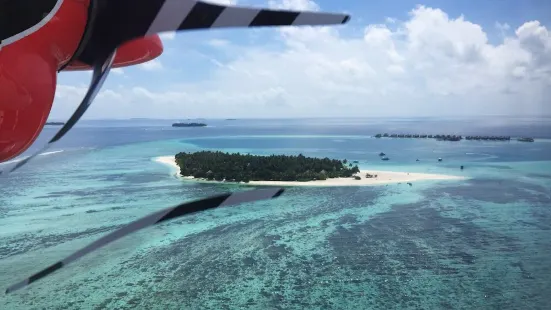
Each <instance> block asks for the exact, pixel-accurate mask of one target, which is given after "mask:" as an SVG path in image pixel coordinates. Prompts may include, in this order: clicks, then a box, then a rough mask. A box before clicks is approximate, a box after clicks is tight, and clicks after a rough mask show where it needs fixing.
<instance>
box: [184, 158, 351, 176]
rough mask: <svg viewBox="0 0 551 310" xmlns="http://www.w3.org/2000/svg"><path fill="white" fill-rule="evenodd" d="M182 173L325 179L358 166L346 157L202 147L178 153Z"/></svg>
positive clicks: (346, 172) (340, 174)
mask: <svg viewBox="0 0 551 310" xmlns="http://www.w3.org/2000/svg"><path fill="white" fill-rule="evenodd" d="M176 164H177V165H178V167H179V168H180V175H182V176H184V177H194V178H196V179H206V180H216V181H229V182H245V183H248V182H249V181H299V182H307V181H313V180H326V179H328V178H343V177H345V178H346V177H353V176H354V174H356V173H359V172H360V169H359V168H358V166H354V165H353V164H352V163H348V161H347V160H346V159H345V160H342V161H341V160H337V159H329V158H327V157H326V158H312V157H306V156H304V155H302V154H299V155H298V156H294V155H270V156H258V155H248V154H247V155H245V154H240V153H224V152H220V151H217V152H212V151H200V152H195V153H185V152H181V153H178V154H176Z"/></svg>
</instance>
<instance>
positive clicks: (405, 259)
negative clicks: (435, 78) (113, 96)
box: [0, 117, 551, 310]
mask: <svg viewBox="0 0 551 310" xmlns="http://www.w3.org/2000/svg"><path fill="white" fill-rule="evenodd" d="M175 121H180V120H148V119H134V120H104V121H100V120H98V121H91V120H90V121H82V122H80V123H79V124H78V125H77V126H76V127H75V128H74V129H73V130H72V131H71V132H70V133H69V134H68V135H67V136H66V137H65V138H63V139H62V140H61V141H60V142H59V143H58V144H57V145H55V146H54V147H53V148H51V149H49V150H48V151H47V152H46V153H45V154H43V155H40V156H38V157H37V158H35V160H33V161H31V162H30V163H29V164H27V165H26V166H24V167H23V168H21V169H20V170H18V171H17V172H15V173H13V174H12V175H10V176H9V178H7V179H0V284H2V285H4V288H3V289H5V288H7V287H8V286H9V285H11V284H13V283H15V282H17V281H19V280H22V279H24V278H26V277H28V276H30V275H31V274H33V273H35V272H37V271H39V270H41V269H42V268H44V267H46V266H48V265H50V264H52V263H54V262H56V261H58V260H60V259H63V258H64V257H66V256H68V255H69V254H71V253H72V252H73V251H75V250H77V249H79V248H80V247H82V246H85V245H87V244H88V243H90V242H92V241H94V240H96V239H98V238H99V237H101V236H102V235H105V234H106V233H107V232H110V231H112V230H114V229H116V228H119V227H121V226H122V225H124V224H126V223H128V222H130V221H132V220H134V219H137V218H139V217H141V216H144V215H146V214H149V213H151V212H154V211H156V210H159V209H163V208H166V207H169V206H171V205H175V204H177V203H181V202H183V201H188V200H193V199H198V198H204V197H207V196H210V195H214V194H219V193H222V192H227V191H241V190H248V189H251V186H244V185H235V184H203V183H193V182H189V181H182V180H180V179H178V178H175V177H174V175H173V174H174V171H173V170H172V169H171V168H170V167H168V166H165V165H163V164H160V163H158V162H155V161H154V160H153V159H154V158H155V157H158V156H167V155H174V154H176V153H178V152H181V151H188V152H190V151H198V150H222V151H230V152H248V153H252V154H262V155H264V154H299V153H302V154H304V155H305V156H315V157H326V156H327V157H330V158H336V159H348V160H357V161H358V162H359V166H360V168H362V169H373V170H390V171H407V172H428V173H442V174H450V175H464V176H467V177H469V179H467V180H445V181H422V182H413V186H408V185H406V184H388V185H381V186H357V187H354V186H353V187H290V188H288V189H287V191H286V192H285V193H284V194H283V195H282V196H281V197H279V198H278V199H275V200H271V201H262V202H255V203H248V204H243V205H240V206H235V207H230V208H222V209H216V210H212V211H206V212H203V213H200V214H195V215H192V216H188V217H185V218H182V219H178V220H174V221H172V222H168V223H166V224H162V225H158V226H156V227H152V228H148V229H145V230H143V231H140V232H138V233H135V234H133V235H131V236H128V237H126V238H124V239H122V240H119V241H117V242H115V243H113V244H110V245H108V246H106V247H104V248H102V249H101V250H98V251H96V252H93V253H92V254H90V255H87V256H85V257H84V258H82V259H80V260H78V261H76V262H74V263H73V264H71V265H69V266H67V267H65V268H62V269H60V270H58V271H57V272H55V273H53V274H52V275H50V276H48V277H46V278H45V279H43V280H40V281H37V282H36V283H33V284H31V285H30V286H29V287H27V288H25V289H23V290H21V291H17V292H15V293H12V294H9V295H5V296H2V297H0V309H2V310H4V309H243V308H248V309H549V305H551V118H542V117H539V118H538V117H533V118H510V117H509V118H505V117H485V118H482V117H480V118H470V119H465V118H463V119H460V118H447V119H442V118H440V119H432V118H418V119H403V118H400V119H380V118H373V119H292V120H291V119H287V120H273V119H269V120H268V119H266V120H261V119H256V120H252V119H246V120H193V121H200V122H206V123H208V125H209V126H208V127H204V128H172V127H171V126H170V125H171V123H172V122H175ZM57 129H58V127H51V128H50V127H47V128H45V129H44V131H43V133H42V134H41V136H40V137H39V139H38V141H37V142H36V143H35V145H34V146H33V147H32V148H31V150H29V151H28V152H26V153H25V154H23V155H22V156H25V155H28V154H29V152H31V151H32V150H34V149H37V148H39V147H40V146H41V145H43V144H44V143H45V141H47V139H48V138H49V137H51V136H53V134H54V133H55V131H56V130H57ZM385 132H387V133H418V134H424V133H426V134H461V135H509V136H513V137H518V136H530V137H534V138H536V141H535V142H533V143H523V142H517V141H511V142H490V141H461V142H447V141H436V140H432V139H376V138H374V137H373V136H374V135H375V134H376V133H385ZM379 152H385V153H386V154H387V155H388V157H389V158H390V160H389V161H388V162H383V161H381V160H380V159H379V156H378V154H379ZM437 158H442V159H443V161H442V162H438V161H437ZM417 159H419V161H416V160H417ZM17 160H19V159H17ZM461 165H463V166H464V167H465V169H464V170H462V171H461V170H460V169H459V167H460V166H461ZM0 169H1V164H0Z"/></svg>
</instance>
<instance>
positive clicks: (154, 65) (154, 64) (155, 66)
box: [138, 59, 163, 71]
mask: <svg viewBox="0 0 551 310" xmlns="http://www.w3.org/2000/svg"><path fill="white" fill-rule="evenodd" d="M138 66H139V67H140V68H142V69H144V70H147V71H158V70H162V69H163V64H162V63H161V61H160V60H158V59H153V60H150V61H148V62H144V63H142V64H139V65H138Z"/></svg>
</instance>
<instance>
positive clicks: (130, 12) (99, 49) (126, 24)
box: [79, 0, 350, 64]
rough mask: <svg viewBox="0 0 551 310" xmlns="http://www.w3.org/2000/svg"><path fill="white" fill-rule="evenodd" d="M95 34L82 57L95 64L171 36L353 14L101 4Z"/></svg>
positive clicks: (168, 2)
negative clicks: (129, 46)
mask: <svg viewBox="0 0 551 310" xmlns="http://www.w3.org/2000/svg"><path fill="white" fill-rule="evenodd" d="M97 1H98V5H99V8H98V9H97V16H96V18H95V25H94V29H93V31H92V34H91V36H90V38H89V40H88V42H87V43H86V47H85V48H84V49H83V51H82V53H81V54H80V56H79V60H80V61H82V62H84V63H88V64H91V63H93V61H94V59H95V58H96V57H102V56H103V57H105V56H104V55H107V54H109V52H110V51H112V50H113V49H115V48H117V47H118V46H120V45H121V44H123V43H124V42H127V41H130V40H132V39H136V38H140V37H144V36H147V35H152V34H156V33H161V32H166V31H185V30H198V29H215V28H237V27H269V26H301V25H312V26H315V25H335V24H344V23H346V22H347V21H348V20H349V19H350V16H349V15H347V14H338V13H324V12H308V11H290V10H272V9H265V8H252V7H243V6H231V5H222V4H214V3H208V2H204V1H197V0H140V1H136V0H97Z"/></svg>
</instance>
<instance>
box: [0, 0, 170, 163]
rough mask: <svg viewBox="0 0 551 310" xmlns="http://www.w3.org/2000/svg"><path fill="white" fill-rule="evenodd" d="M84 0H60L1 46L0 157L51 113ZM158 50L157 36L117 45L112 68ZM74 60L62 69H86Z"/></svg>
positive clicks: (17, 149)
mask: <svg viewBox="0 0 551 310" xmlns="http://www.w3.org/2000/svg"><path fill="white" fill-rule="evenodd" d="M88 5H89V1H88V0H64V1H63V2H62V5H61V6H60V7H59V9H58V11H57V12H56V13H55V15H54V17H53V18H52V19H51V20H50V21H49V22H48V23H46V24H45V25H43V26H42V27H40V28H39V29H38V30H36V31H35V32H32V33H30V34H28V35H27V36H25V37H23V38H21V39H19V40H17V41H15V42H13V43H10V44H8V45H6V46H4V47H2V48H1V49H0V162H2V161H6V160H9V159H11V158H14V157H16V156H17V155H19V154H21V153H22V152H24V151H25V150H26V149H27V148H28V147H29V146H30V145H31V144H32V143H33V142H34V141H35V140H36V138H37V137H38V135H39V134H40V132H41V130H42V128H43V127H44V124H45V122H46V119H47V118H48V115H49V113H50V110H51V107H52V104H53V100H54V95H55V89H56V80H57V74H56V71H57V70H58V69H59V68H60V67H61V65H63V64H64V63H66V62H67V61H69V59H70V58H71V56H72V53H74V52H75V50H76V48H77V46H78V44H79V41H80V39H81V37H82V34H83V32H84V29H85V26H86V20H87V10H88ZM162 52H163V46H162V43H161V41H160V39H159V37H158V36H157V35H154V36H150V37H146V38H142V39H137V40H134V41H131V42H128V43H126V44H124V45H123V46H121V48H120V49H119V51H118V52H117V56H116V57H115V63H114V67H122V66H128V65H134V64H138V63H143V62H146V61H149V60H151V59H154V58H156V57H158V56H159V55H161V53H162ZM89 69H90V67H89V66H87V65H84V64H81V63H78V62H73V63H71V64H70V65H69V66H67V68H66V70H68V71H72V70H89Z"/></svg>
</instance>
